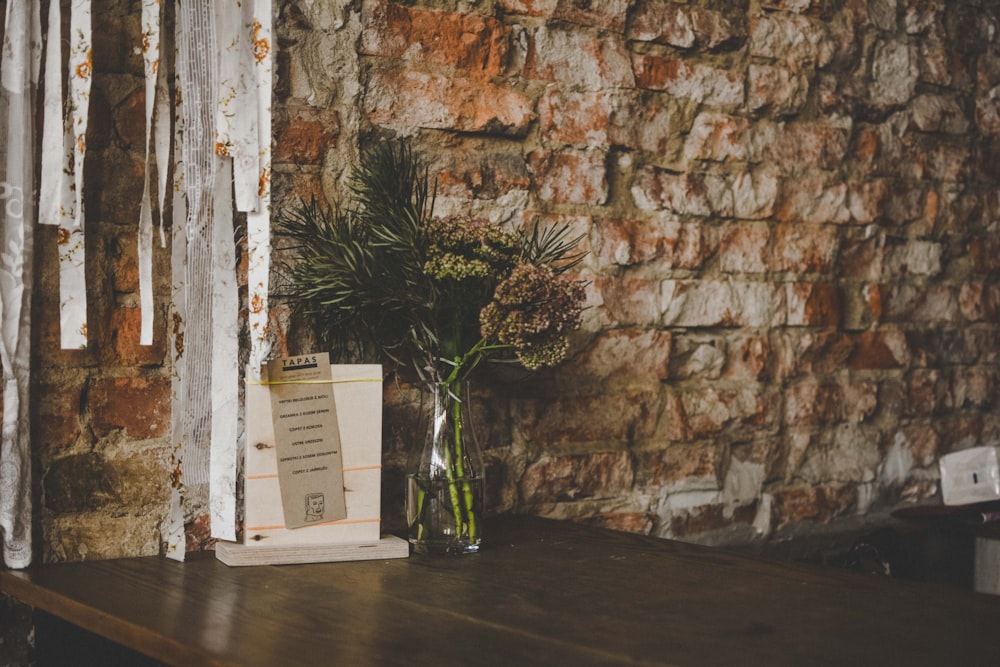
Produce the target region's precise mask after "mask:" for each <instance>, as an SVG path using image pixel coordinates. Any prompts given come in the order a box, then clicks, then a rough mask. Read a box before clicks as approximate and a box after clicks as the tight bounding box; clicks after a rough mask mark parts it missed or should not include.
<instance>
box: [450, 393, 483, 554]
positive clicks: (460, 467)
mask: <svg viewBox="0 0 1000 667" xmlns="http://www.w3.org/2000/svg"><path fill="white" fill-rule="evenodd" d="M455 398H456V400H455V403H454V405H453V409H454V414H453V415H452V418H453V421H454V425H455V428H454V433H455V471H456V473H457V476H458V479H460V480H462V497H463V500H464V501H465V517H466V522H467V523H468V526H469V542H470V543H472V542H475V541H476V537H477V534H478V533H479V526H478V521H477V517H476V505H475V499H474V498H473V494H472V484H471V483H470V481H469V478H468V477H467V476H466V474H465V455H464V444H463V441H462V431H463V424H464V420H463V419H462V401H463V400H464V397H463V396H462V389H461V387H460V386H457V385H456V387H455Z"/></svg>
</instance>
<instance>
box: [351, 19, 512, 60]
mask: <svg viewBox="0 0 1000 667" xmlns="http://www.w3.org/2000/svg"><path fill="white" fill-rule="evenodd" d="M361 21H362V25H363V27H362V31H361V43H360V46H359V47H358V51H359V52H360V53H362V54H366V55H375V56H383V57H388V58H397V59H401V60H406V61H409V62H414V63H421V64H425V65H432V66H445V67H452V68H455V69H458V70H461V71H462V72H463V73H464V74H466V75H468V76H472V77H494V76H497V75H499V74H501V73H502V72H503V70H504V68H505V67H506V65H507V56H508V51H509V48H510V46H509V41H510V29H509V28H507V27H506V26H504V25H503V24H502V23H500V22H499V21H497V20H496V19H494V18H490V17H482V16H476V15H474V14H458V13H449V12H437V11H429V10H426V9H420V8H416V7H412V8H408V7H405V6H403V5H399V4H396V3H392V2H387V1H385V0H365V3H364V5H363V6H362V13H361Z"/></svg>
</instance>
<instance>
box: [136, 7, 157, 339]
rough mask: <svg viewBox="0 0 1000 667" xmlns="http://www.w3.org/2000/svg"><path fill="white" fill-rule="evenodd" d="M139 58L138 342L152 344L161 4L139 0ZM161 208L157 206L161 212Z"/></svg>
mask: <svg viewBox="0 0 1000 667" xmlns="http://www.w3.org/2000/svg"><path fill="white" fill-rule="evenodd" d="M141 20H142V60H143V73H144V75H145V79H146V158H145V162H144V168H143V186H142V202H141V204H140V210H139V234H138V236H139V246H138V257H139V309H140V313H141V327H140V331H139V344H140V345H152V344H153V210H152V209H153V205H152V202H151V201H150V192H149V183H150V177H149V164H150V162H149V150H150V143H151V140H152V134H153V111H154V109H155V108H156V90H157V85H156V83H157V72H158V71H159V69H160V3H159V0H143V2H142V19H141ZM162 210H163V209H162V208H161V209H160V211H161V215H162Z"/></svg>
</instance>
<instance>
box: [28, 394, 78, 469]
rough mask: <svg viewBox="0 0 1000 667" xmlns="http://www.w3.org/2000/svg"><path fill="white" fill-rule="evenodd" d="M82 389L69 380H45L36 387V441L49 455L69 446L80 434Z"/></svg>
mask: <svg viewBox="0 0 1000 667" xmlns="http://www.w3.org/2000/svg"><path fill="white" fill-rule="evenodd" d="M82 391H83V387H82V385H81V384H80V383H79V382H72V381H70V380H69V379H66V380H64V381H62V382H58V383H48V382H46V383H44V384H40V385H39V386H38V387H37V388H36V389H35V396H36V397H37V398H38V399H40V400H39V401H38V403H37V406H38V407H37V413H36V414H37V416H38V417H39V419H38V424H37V428H38V432H37V433H38V441H39V444H40V445H41V447H42V448H43V449H44V451H45V452H48V453H49V455H55V453H56V452H58V451H59V450H60V449H63V448H65V447H68V446H70V445H72V444H73V443H74V442H75V441H76V439H77V438H78V437H79V436H80V433H81V426H80V410H81V401H82Z"/></svg>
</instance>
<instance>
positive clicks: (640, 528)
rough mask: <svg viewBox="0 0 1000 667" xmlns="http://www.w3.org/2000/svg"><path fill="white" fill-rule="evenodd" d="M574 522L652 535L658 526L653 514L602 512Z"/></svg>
mask: <svg viewBox="0 0 1000 667" xmlns="http://www.w3.org/2000/svg"><path fill="white" fill-rule="evenodd" d="M574 521H575V522H576V523H582V524H586V525H588V526H596V527H598V528H608V529H610V530H620V531H624V532H626V533H637V534H639V535H650V534H651V533H652V532H653V528H654V527H655V526H656V515H655V514H653V513H652V512H601V513H600V514H595V515H593V516H589V517H582V518H578V519H574Z"/></svg>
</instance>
